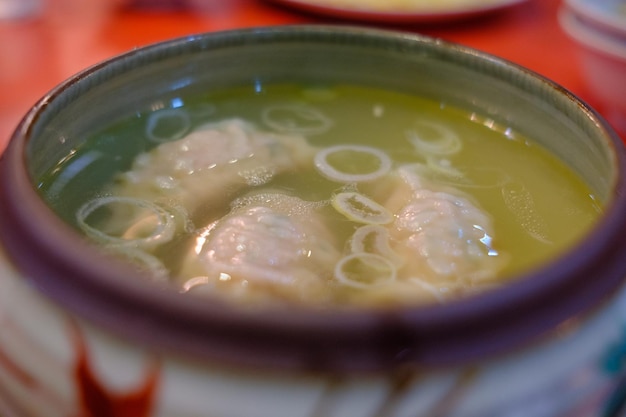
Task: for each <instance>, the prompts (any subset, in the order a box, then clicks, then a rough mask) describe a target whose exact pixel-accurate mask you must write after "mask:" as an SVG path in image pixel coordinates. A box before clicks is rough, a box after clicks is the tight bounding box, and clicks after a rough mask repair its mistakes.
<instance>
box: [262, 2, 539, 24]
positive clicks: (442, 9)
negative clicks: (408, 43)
mask: <svg viewBox="0 0 626 417" xmlns="http://www.w3.org/2000/svg"><path fill="white" fill-rule="evenodd" d="M268 1H271V2H273V3H277V4H282V5H285V6H288V7H292V8H295V9H298V10H302V11H306V12H311V13H315V14H318V15H323V16H330V17H337V18H342V19H349V20H361V21H372V22H386V23H412V22H443V21H450V20H459V19H465V18H469V17H473V16H477V15H482V14H486V13H491V12H495V11H498V10H503V9H506V8H509V7H513V6H515V5H518V4H520V3H524V2H526V1H528V0H268Z"/></svg>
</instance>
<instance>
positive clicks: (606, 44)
mask: <svg viewBox="0 0 626 417" xmlns="http://www.w3.org/2000/svg"><path fill="white" fill-rule="evenodd" d="M609 3H610V1H609V0H605V1H604V2H598V3H591V2H589V1H587V2H584V1H582V0H569V1H567V2H566V3H565V5H566V6H565V7H563V8H562V9H561V11H560V13H559V22H560V24H561V27H562V28H563V30H564V31H565V33H567V34H568V35H569V36H570V37H571V38H572V39H573V40H574V41H575V42H576V43H577V44H578V45H579V59H580V65H581V66H582V70H583V73H584V75H585V81H586V83H587V86H588V88H589V89H590V94H592V95H593V96H594V98H595V99H597V100H598V102H599V103H598V104H599V106H601V108H600V109H599V110H600V111H601V112H602V113H603V114H604V115H605V116H606V118H607V119H608V120H609V122H611V123H612V124H613V126H614V127H615V128H616V129H617V130H618V131H619V132H620V133H621V134H622V136H625V137H626V16H624V17H617V16H616V15H611V14H610V10H611V9H608V8H606V7H608V6H606V5H608V4H609ZM612 3H615V4H617V2H615V1H613V2H612ZM600 4H605V8H601V7H600V6H599V5H600ZM622 4H626V3H622ZM616 7H617V6H616ZM613 10H616V9H613ZM620 22H621V23H620Z"/></svg>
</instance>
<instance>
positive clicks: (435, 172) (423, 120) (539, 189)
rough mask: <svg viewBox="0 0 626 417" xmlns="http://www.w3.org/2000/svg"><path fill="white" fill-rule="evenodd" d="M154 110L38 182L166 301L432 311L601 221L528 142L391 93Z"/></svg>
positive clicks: (572, 179) (581, 193)
mask: <svg viewBox="0 0 626 417" xmlns="http://www.w3.org/2000/svg"><path fill="white" fill-rule="evenodd" d="M153 107H155V108H157V109H156V110H153V111H149V112H148V111H146V112H143V113H139V114H138V115H136V116H135V117H133V118H129V119H128V120H125V121H123V122H122V123H117V124H115V125H112V126H110V127H109V128H107V129H106V130H104V131H102V132H101V133H100V134H98V135H96V136H94V137H93V138H90V139H89V140H88V141H86V142H85V143H84V145H82V146H81V147H80V148H78V149H75V150H73V151H72V153H71V154H70V155H67V156H66V157H65V158H63V160H61V161H59V163H58V165H57V166H56V167H55V168H54V169H53V170H51V172H50V173H49V174H48V175H47V176H46V177H45V178H44V179H43V180H42V182H41V189H42V191H43V193H44V195H45V196H46V197H47V199H48V200H49V201H50V203H51V204H52V206H53V207H54V208H55V209H56V211H57V212H58V213H59V214H60V215H61V216H63V217H64V218H65V219H66V220H67V221H69V222H71V223H72V224H74V225H75V226H76V227H78V228H79V229H80V230H82V231H83V232H84V233H85V234H86V235H87V236H88V237H89V238H91V239H92V240H94V241H95V242H98V243H99V244H101V245H103V246H105V247H106V248H107V249H108V250H111V251H113V252H115V253H119V254H120V256H124V257H127V258H129V259H131V260H133V261H134V262H136V263H137V265H138V266H139V267H140V268H145V269H147V270H149V271H150V272H151V275H152V277H153V281H155V282H157V283H169V284H171V285H173V286H174V287H175V288H177V289H178V290H179V291H181V292H187V293H192V294H198V295H201V294H218V295H221V296H224V297H227V298H228V299H232V300H239V301H241V302H244V303H246V304H250V305H265V304H264V303H276V302H285V303H307V304H310V305H342V306H345V305H379V306H385V305H392V304H393V305H396V304H398V303H415V304H420V303H423V304H428V303H437V302H445V301H447V300H450V299H454V298H458V297H461V296H465V295H470V294H474V293H476V292H479V291H483V290H486V289H489V288H492V287H494V286H498V285H502V284H503V283H506V281H507V279H510V277H512V276H514V275H515V274H517V273H519V272H522V271H524V270H528V269H529V268H532V267H535V266H537V265H539V264H541V263H542V262H546V261H547V260H549V259H550V258H552V257H554V256H556V255H558V254H559V253H561V252H563V251H564V250H566V248H568V247H569V246H570V245H572V244H573V243H574V242H575V241H576V240H577V239H578V238H580V237H581V235H582V234H583V233H584V232H585V231H586V230H588V229H589V227H590V225H591V224H592V223H593V222H594V221H595V219H596V218H597V217H598V214H599V212H600V208H599V206H598V205H597V203H596V202H595V200H594V197H593V195H592V194H591V193H590V191H589V189H588V188H587V186H586V185H585V184H584V183H583V182H582V181H581V180H580V179H579V178H578V177H577V176H576V175H575V174H574V173H573V172H572V171H570V169H569V168H568V167H566V166H564V164H563V163H561V162H560V161H559V160H558V159H556V158H555V157H554V156H553V155H551V154H550V153H548V152H547V151H545V150H544V149H542V148H541V147H540V146H538V145H536V144H534V143H533V142H532V141H530V140H528V139H527V138H524V137H521V136H520V135H518V134H517V133H515V132H513V131H511V130H510V129H507V128H506V127H502V126H498V125H497V124H495V123H493V121H490V120H486V119H484V118H481V117H480V115H476V114H474V113H470V112H466V111H463V110H460V109H456V108H450V107H448V106H446V105H445V104H444V103H436V102H431V101H427V100H425V99H421V98H417V97H413V96H409V95H404V94H401V93H398V92H389V91H381V90H376V89H372V88H364V87H357V86H349V85H339V86H330V87H311V86H309V87H307V86H297V85H270V86H265V87H264V88H263V89H261V90H259V91H255V92H251V91H250V89H247V88H240V89H230V90H228V91H222V92H212V93H210V94H209V93H207V94H204V95H202V96H195V97H189V98H186V99H175V100H172V101H171V102H168V103H157V104H156V105H155V106H153Z"/></svg>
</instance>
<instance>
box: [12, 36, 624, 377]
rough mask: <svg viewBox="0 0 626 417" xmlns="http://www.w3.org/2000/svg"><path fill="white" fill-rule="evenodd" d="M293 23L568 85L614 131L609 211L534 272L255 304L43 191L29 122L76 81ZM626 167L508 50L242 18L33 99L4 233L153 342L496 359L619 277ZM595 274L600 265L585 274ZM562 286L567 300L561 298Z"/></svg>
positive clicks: (422, 362) (21, 129) (119, 329)
mask: <svg viewBox="0 0 626 417" xmlns="http://www.w3.org/2000/svg"><path fill="white" fill-rule="evenodd" d="M294 37H295V39H301V40H302V39H306V40H308V41H315V42H329V41H333V42H344V43H345V44H346V45H349V44H351V42H352V43H353V42H354V41H355V39H358V40H359V41H360V42H366V41H368V42H370V43H371V44H372V45H374V46H376V47H378V48H385V47H390V46H395V47H398V48H408V47H411V48H414V49H418V48H422V49H424V50H429V51H431V52H433V53H437V54H439V55H438V56H437V58H440V57H444V58H445V59H458V56H459V54H460V55H461V56H462V57H463V59H464V60H466V61H464V64H466V65H478V64H479V63H480V65H489V69H490V71H492V72H493V74H494V75H496V76H501V77H504V76H505V74H506V73H508V74H511V73H514V74H515V75H516V76H517V77H519V78H520V80H519V81H518V82H519V83H523V84H524V86H525V88H530V89H532V88H537V89H549V90H550V91H551V92H552V93H555V94H557V95H558V97H559V100H561V101H559V105H563V106H568V108H569V107H572V108H575V109H576V111H577V112H578V113H579V114H580V115H582V116H583V117H584V119H585V121H586V123H588V124H589V125H590V126H592V127H593V129H595V130H598V131H599V132H601V133H602V136H603V137H605V138H606V140H607V146H608V147H609V148H610V149H611V152H612V157H613V158H614V160H615V165H616V169H617V171H618V172H616V173H615V178H613V179H612V181H614V184H615V186H614V189H613V192H612V193H613V196H612V199H611V201H610V204H609V205H608V206H607V208H606V212H605V215H604V216H603V217H602V219H600V221H599V223H598V226H597V227H596V228H595V229H594V230H593V231H591V232H590V233H589V234H588V236H587V239H585V240H584V241H583V242H582V243H581V244H580V245H578V246H577V247H575V248H574V249H572V250H571V251H570V252H568V253H567V254H565V255H564V256H562V257H560V258H558V259H556V260H554V261H553V262H551V263H549V264H548V265H545V266H544V267H542V268H541V269H539V270H535V271H532V272H530V273H529V274H525V275H524V277H525V278H524V279H519V280H515V282H513V283H511V284H509V285H506V286H504V287H501V288H499V289H496V290H493V291H490V292H486V293H484V294H481V295H478V296H474V297H470V298H467V299H462V300H459V301H456V302H454V303H449V304H446V305H442V306H439V305H437V306H430V307H420V308H410V307H403V308H389V309H377V310H368V311H362V310H358V311H355V310H341V309H337V310H335V309H333V310H332V311H320V310H318V309H311V308H294V307H289V308H286V309H285V308H276V309H271V310H267V311H265V310H264V311H257V310H246V309H241V308H237V307H236V306H231V305H228V304H227V303H224V302H222V301H220V300H212V301H211V303H207V302H206V301H205V300H200V299H195V297H188V296H184V295H180V294H176V293H174V292H173V291H163V290H162V289H160V288H157V287H156V286H155V287H153V286H145V285H142V284H141V282H142V281H141V280H132V279H131V280H129V279H127V277H133V276H137V271H135V270H133V269H132V268H131V267H129V266H128V265H126V264H123V263H121V262H118V261H114V260H112V259H111V258H110V257H108V256H106V255H105V254H103V253H102V251H99V250H96V249H91V248H90V245H86V244H85V241H84V239H83V238H81V237H80V236H79V235H78V233H76V232H75V231H74V230H72V229H71V228H70V227H69V226H68V225H67V224H65V223H64V222H63V221H62V220H61V219H60V218H58V217H57V216H56V215H55V214H54V213H53V212H52V210H51V209H50V208H49V207H48V206H46V205H45V203H44V202H43V200H42V199H41V198H40V197H39V196H38V194H37V191H36V189H35V188H34V185H33V180H32V179H31V178H30V175H29V173H28V172H27V168H26V146H27V144H28V140H29V137H30V135H31V134H33V126H34V125H35V124H36V123H37V121H38V119H39V118H40V117H41V116H42V114H44V113H45V112H46V111H47V110H48V109H49V108H50V106H51V104H52V103H54V102H55V101H58V100H60V97H63V96H64V95H66V94H67V93H68V91H70V90H72V89H73V88H79V87H81V88H82V87H84V86H85V85H89V83H90V82H94V81H93V80H94V79H95V77H94V74H98V73H101V72H103V71H108V72H109V73H110V72H112V71H111V68H112V67H115V66H117V67H118V68H125V63H126V61H134V60H140V59H143V57H144V56H145V55H146V54H147V55H150V56H164V55H166V53H173V51H177V50H178V51H179V50H181V49H182V48H186V47H190V46H191V47H199V45H201V44H202V47H203V48H207V46H206V45H207V44H211V45H214V46H215V47H233V45H235V46H236V45H238V44H241V43H242V42H243V43H246V42H248V44H249V42H251V41H254V42H259V44H265V43H268V44H271V43H272V42H284V41H293V40H294ZM467 62H469V63H470V64H467ZM533 86H534V87H533ZM624 172H626V153H625V151H624V147H623V144H622V142H621V139H620V138H619V136H618V135H617V134H616V133H615V132H614V131H613V130H612V129H611V128H610V127H609V125H608V124H607V123H606V122H605V121H604V120H603V119H602V118H601V116H599V115H598V114H597V113H596V112H595V111H594V110H593V109H591V108H590V107H588V106H587V105H586V104H585V103H583V102H582V101H580V100H579V99H578V98H576V97H575V96H574V95H573V94H571V93H570V92H568V91H567V90H565V89H564V88H562V87H560V86H559V85H557V84H555V83H553V82H552V81H550V80H548V79H546V78H544V77H542V76H540V75H538V74H536V73H534V72H532V71H530V70H528V69H526V68H523V67H521V66H518V65H517V64H514V63H511V62H509V61H505V60H503V59H501V58H497V57H494V56H492V55H489V54H486V53H483V52H480V51H477V50H475V49H472V48H469V47H465V46H462V45H457V44H453V43H449V42H445V41H442V40H440V39H435V38H430V37H426V36H422V35H416V34H412V33H406V32H399V31H391V30H381V29H369V28H362V27H348V26H337V25H287V26H274V27H264V28H248V29H236V30H228V31H223V32H213V33H204V34H199V35H194V36H186V37H182V38H177V39H172V40H167V41H163V42H159V43H156V44H153V45H149V46H146V47H142V48H139V49H136V50H133V51H129V52H127V53H124V54H121V55H118V56H115V57H112V58H110V59H108V60H106V61H104V62H102V63H99V64H96V65H95V66H93V67H90V68H88V69H85V70H83V71H81V72H79V73H78V74H76V75H74V76H72V77H71V78H69V79H68V80H66V81H64V82H63V83H61V84H60V85H59V86H57V87H56V88H55V89H53V90H52V91H51V92H50V93H48V94H47V95H46V96H44V97H43V98H42V99H41V100H40V101H39V102H37V103H36V104H35V105H34V107H33V108H32V109H31V110H30V111H29V112H28V113H27V114H26V116H25V117H24V118H23V120H22V121H21V122H20V124H19V125H18V127H17V129H16V130H15V132H14V134H13V136H12V138H11V140H10V142H9V146H8V147H7V149H6V150H5V153H4V154H3V156H2V158H1V159H0V202H2V203H3V204H0V232H2V233H0V243H1V244H3V245H4V249H5V251H6V253H7V255H8V257H9V259H10V260H11V261H12V262H13V263H14V264H15V266H16V268H17V269H18V270H19V271H20V272H21V273H23V275H24V277H25V278H26V279H27V280H28V281H29V282H31V283H32V284H33V285H34V286H35V287H36V288H37V289H38V290H39V291H41V292H42V293H43V294H44V295H45V296H46V297H48V298H50V299H53V300H54V301H56V302H57V303H60V304H62V305H63V306H64V308H66V309H67V310H68V311H70V312H71V313H73V314H75V315H78V316H80V317H83V318H86V319H88V320H89V321H91V322H94V323H96V324H98V325H101V326H103V327H104V328H106V329H108V330H110V331H112V332H114V333H117V334H120V335H122V336H123V337H126V338H129V339H131V340H133V341H136V342H140V343H142V344H144V345H146V346H150V347H152V348H157V347H158V349H162V350H164V351H173V352H177V353H179V354H180V353H182V354H187V355H192V356H194V357H200V358H204V359H209V360H211V361H214V362H215V361H217V362H220V363H228V364H232V365H237V366H242V365H243V366H256V367H263V368H268V367H269V368H273V369H300V370H302V369H304V370H315V371H319V370H332V371H334V372H336V371H377V370H381V369H382V370H384V369H389V368H391V367H397V366H404V365H406V364H412V365H417V366H422V367H430V366H449V365H455V364H463V363H468V362H469V361H474V360H476V359H486V358H488V357H490V356H491V355H492V354H494V353H500V352H505V351H509V350H511V349H516V348H519V347H520V346H522V345H524V344H526V343H529V341H530V340H536V339H538V338H541V337H544V336H545V335H546V334H548V333H549V332H551V331H552V330H554V329H555V328H556V326H558V325H559V324H561V323H563V322H564V321H566V320H569V319H571V318H572V317H575V316H578V315H580V314H584V313H586V312H589V311H590V310H592V309H593V308H595V307H597V306H598V305H599V304H601V303H602V302H604V301H605V300H607V299H608V298H610V297H611V296H612V294H613V292H614V291H615V290H616V289H617V288H619V287H620V286H621V285H622V283H623V279H624V276H626V259H624V260H622V257H621V255H620V250H621V249H622V248H623V245H624V244H625V243H624V242H622V240H621V239H620V238H621V236H622V235H623V233H624V232H625V231H626V219H624V218H623V216H622V212H623V211H624V210H626V184H625V180H624V178H623V177H625V176H624V175H620V173H622V174H623V173H624ZM4 202H8V203H9V204H4ZM15 202H19V204H16V203H15ZM31 219H38V223H37V226H41V227H45V230H46V231H47V232H46V233H41V232H40V230H39V229H38V227H36V226H35V225H33V222H32V221H31ZM42 225H43V226H42ZM620 243H622V247H620ZM77 253H78V254H80V255H81V256H76V254H77ZM94 265H96V266H98V267H97V268H94ZM597 271H602V273H601V274H600V273H598V272H597ZM591 274H594V275H598V274H599V275H600V277H601V279H594V280H589V279H588V277H589V275H591ZM572 277H574V279H571V278H572ZM566 278H568V279H566ZM554 300H560V301H561V302H560V304H558V305H557V304H555V303H553V302H551V301H554ZM112 306H114V307H115V308H112ZM512 329H514V331H513V330H512Z"/></svg>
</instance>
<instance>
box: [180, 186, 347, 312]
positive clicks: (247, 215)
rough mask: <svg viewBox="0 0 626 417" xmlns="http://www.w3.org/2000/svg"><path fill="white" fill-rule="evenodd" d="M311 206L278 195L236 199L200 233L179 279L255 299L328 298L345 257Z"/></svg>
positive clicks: (314, 205)
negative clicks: (334, 273) (330, 282)
mask: <svg viewBox="0 0 626 417" xmlns="http://www.w3.org/2000/svg"><path fill="white" fill-rule="evenodd" d="M322 205H323V203H313V202H308V201H304V200H302V199H300V198H297V197H293V196H289V195H286V194H282V193H278V192H264V193H261V194H258V195H251V196H247V197H244V198H241V199H239V200H237V201H236V202H235V204H234V206H233V208H232V210H231V212H230V213H229V214H228V215H226V216H225V217H223V218H221V219H219V220H217V221H215V222H213V223H212V224H210V225H209V226H208V227H206V228H205V229H204V230H202V231H201V233H199V234H198V235H197V237H196V239H195V242H194V245H193V251H190V253H189V254H188V256H187V260H186V262H185V265H184V267H183V270H182V271H181V273H180V276H187V277H189V276H192V278H191V279H188V280H187V282H186V283H185V284H184V285H183V287H186V289H187V290H192V291H194V292H207V291H208V292H217V293H227V294H228V295H230V296H231V297H234V298H238V297H246V298H247V299H248V298H249V299H250V300H253V299H272V298H276V299H284V300H292V301H296V300H300V301H303V300H307V301H310V300H315V299H316V298H319V297H324V294H325V293H326V291H327V283H328V280H329V279H331V278H332V270H333V267H334V265H335V263H336V262H337V260H338V259H339V258H340V256H341V253H340V251H339V250H338V249H337V248H336V245H335V242H334V238H333V236H332V234H331V232H330V231H329V229H328V226H327V225H326V224H325V223H324V221H323V220H322V217H321V216H320V214H319V210H320V209H321V208H322Z"/></svg>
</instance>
